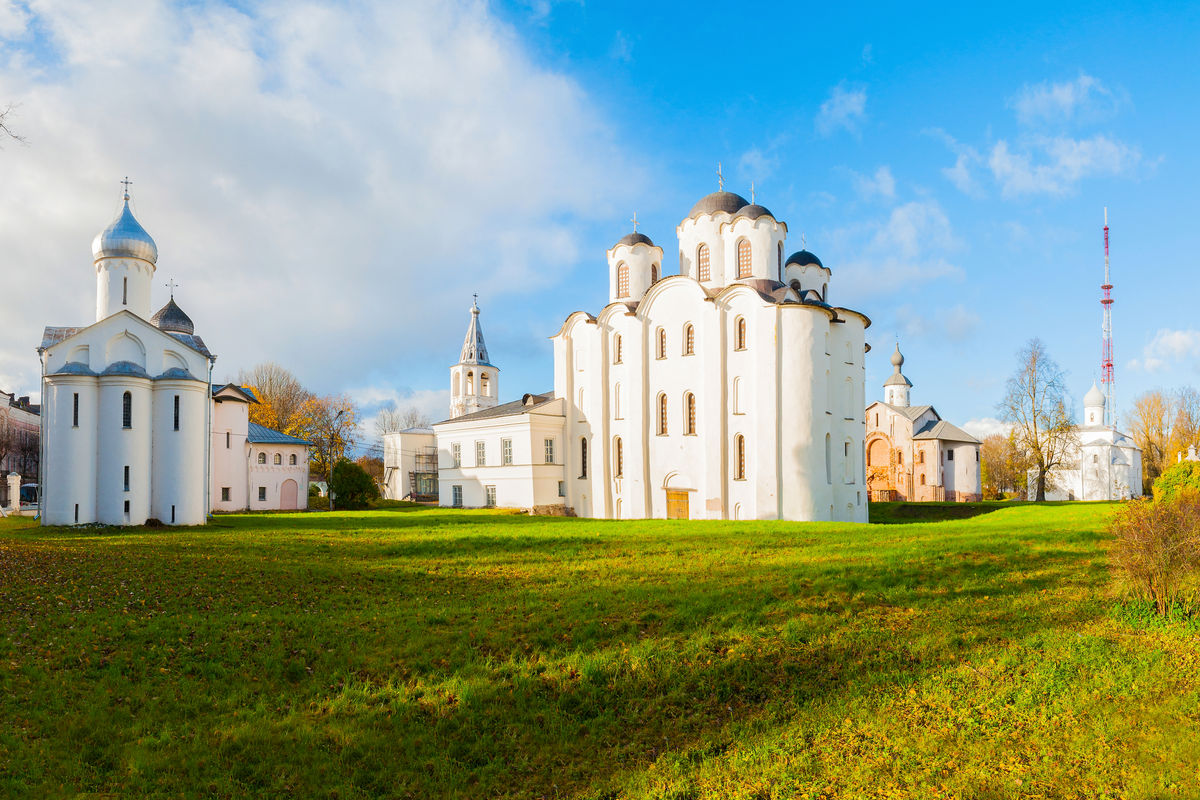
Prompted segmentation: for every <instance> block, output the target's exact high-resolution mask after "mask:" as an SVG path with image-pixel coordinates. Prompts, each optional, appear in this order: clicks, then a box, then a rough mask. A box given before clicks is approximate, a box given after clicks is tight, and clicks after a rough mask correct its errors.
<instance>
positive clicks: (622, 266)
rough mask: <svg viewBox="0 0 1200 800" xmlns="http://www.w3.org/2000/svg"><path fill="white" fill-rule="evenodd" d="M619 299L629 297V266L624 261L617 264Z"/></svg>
mask: <svg viewBox="0 0 1200 800" xmlns="http://www.w3.org/2000/svg"><path fill="white" fill-rule="evenodd" d="M617 297H629V265H628V264H626V263H625V262H624V261H621V262H620V263H618V264H617Z"/></svg>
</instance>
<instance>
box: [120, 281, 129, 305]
mask: <svg viewBox="0 0 1200 800" xmlns="http://www.w3.org/2000/svg"><path fill="white" fill-rule="evenodd" d="M121 305H123V306H127V305H129V278H121Z"/></svg>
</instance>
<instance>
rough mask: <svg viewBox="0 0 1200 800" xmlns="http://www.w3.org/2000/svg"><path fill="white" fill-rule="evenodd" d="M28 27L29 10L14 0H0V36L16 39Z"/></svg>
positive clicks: (23, 33)
mask: <svg viewBox="0 0 1200 800" xmlns="http://www.w3.org/2000/svg"><path fill="white" fill-rule="evenodd" d="M28 28H29V12H28V11H26V10H25V9H24V7H22V6H21V5H20V4H18V3H16V2H15V0H0V38H4V39H16V38H18V37H21V36H24V35H25V31H26V30H28Z"/></svg>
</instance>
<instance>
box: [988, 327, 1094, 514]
mask: <svg viewBox="0 0 1200 800" xmlns="http://www.w3.org/2000/svg"><path fill="white" fill-rule="evenodd" d="M1017 360H1018V366H1017V371H1016V372H1015V373H1013V375H1012V377H1010V378H1009V379H1008V383H1007V385H1006V388H1005V393H1004V399H1003V400H1001V401H1000V404H999V406H998V408H999V410H1000V416H1001V419H1003V420H1004V421H1005V422H1010V423H1012V425H1013V434H1014V436H1015V440H1016V443H1017V446H1018V447H1019V448H1020V449H1021V450H1022V452H1024V453H1025V454H1026V456H1027V458H1028V460H1029V466H1030V468H1031V469H1032V470H1034V471H1035V473H1036V475H1037V491H1036V493H1035V497H1034V499H1036V500H1039V501H1042V500H1045V499H1046V487H1047V485H1050V487H1051V488H1053V485H1052V480H1053V479H1052V478H1051V475H1050V472H1051V470H1053V469H1054V468H1055V467H1065V466H1070V458H1071V454H1072V453H1073V452H1074V450H1075V448H1076V446H1077V444H1078V439H1077V437H1076V435H1075V428H1076V426H1075V418H1074V416H1073V415H1072V414H1071V409H1070V406H1069V405H1068V404H1067V391H1066V380H1065V378H1066V376H1065V374H1064V373H1063V371H1062V369H1061V368H1060V367H1059V366H1058V364H1056V363H1055V362H1054V360H1053V359H1052V358H1050V356H1049V355H1048V354H1047V353H1046V346H1045V345H1044V344H1042V341H1041V340H1040V339H1030V340H1029V342H1028V343H1027V344H1026V345H1025V347H1023V348H1022V349H1021V352H1020V353H1019V354H1018V355H1017Z"/></svg>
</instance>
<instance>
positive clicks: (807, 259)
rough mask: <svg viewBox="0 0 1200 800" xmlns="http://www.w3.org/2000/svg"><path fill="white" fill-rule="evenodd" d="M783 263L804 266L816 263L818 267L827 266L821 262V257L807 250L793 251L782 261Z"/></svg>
mask: <svg viewBox="0 0 1200 800" xmlns="http://www.w3.org/2000/svg"><path fill="white" fill-rule="evenodd" d="M783 264H784V266H787V265H788V264H799V265H800V266H802V267H806V266H808V265H809V264H816V265H817V266H818V267H821V268H823V269H827V267H825V265H824V264H822V263H821V259H819V258H817V257H816V256H814V255H813V254H812V253H810V252H808V251H807V250H797V251H796V252H795V253H792V254H791V255H790V256H788V257H787V261H785V262H783Z"/></svg>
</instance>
